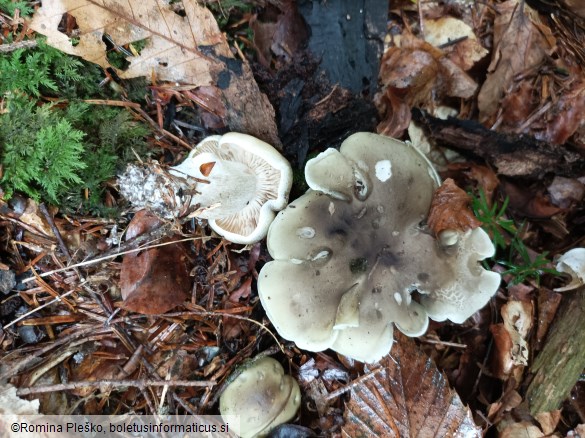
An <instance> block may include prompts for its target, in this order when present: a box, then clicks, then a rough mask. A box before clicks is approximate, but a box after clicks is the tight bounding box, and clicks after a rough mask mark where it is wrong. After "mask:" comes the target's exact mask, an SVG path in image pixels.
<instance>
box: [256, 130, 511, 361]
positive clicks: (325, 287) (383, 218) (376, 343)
mask: <svg viewBox="0 0 585 438" xmlns="http://www.w3.org/2000/svg"><path fill="white" fill-rule="evenodd" d="M305 177H306V180H307V183H308V185H309V187H310V188H311V189H312V190H309V191H308V192H307V193H305V194H304V195H303V196H301V197H300V198H299V199H297V200H295V201H294V202H292V203H291V204H290V205H289V206H288V207H287V208H286V209H285V210H283V211H282V212H280V213H279V214H278V215H277V217H276V219H275V220H274V222H273V223H272V225H271V227H270V230H269V232H268V250H269V252H270V254H271V255H272V257H273V258H274V260H273V261H271V262H269V263H267V264H266V265H264V267H263V269H262V271H261V272H260V275H259V278H258V291H259V295H260V299H261V302H262V305H263V306H264V309H265V310H266V313H267V315H268V317H269V318H270V320H271V321H272V323H273V324H274V326H275V328H276V329H277V331H278V332H279V333H280V335H281V336H282V337H284V338H286V339H288V340H292V341H294V342H295V343H296V344H297V345H298V346H299V347H300V348H304V349H307V350H310V351H321V350H324V349H327V348H332V349H333V350H335V351H337V352H339V353H341V354H345V355H347V356H350V357H352V358H354V359H356V360H360V361H364V362H374V361H376V360H378V359H380V358H381V357H382V356H384V355H385V354H387V353H388V352H389V350H390V347H391V345H392V340H393V336H392V330H393V328H392V323H394V324H395V325H396V326H397V327H398V329H399V330H400V331H402V332H403V333H405V334H406V335H408V336H420V335H422V334H423V333H424V332H425V331H426V329H427V326H428V318H429V317H430V318H432V319H433V320H436V321H443V320H445V319H450V320H451V321H453V322H456V323H462V322H463V321H464V320H465V319H467V318H468V317H470V316H471V315H472V314H473V313H474V312H476V311H477V310H479V309H480V308H481V307H483V306H484V305H485V304H486V303H487V302H488V300H489V299H490V298H491V297H492V296H493V295H494V293H495V292H496V291H497V289H498V287H499V284H500V275H499V274H497V273H495V272H491V271H487V270H485V269H483V268H482V266H481V265H480V263H479V262H480V261H481V260H483V259H485V258H486V257H490V256H492V255H493V254H494V246H493V244H492V242H491V241H490V239H489V237H488V235H487V234H486V233H485V231H483V230H482V229H481V228H476V229H474V230H469V231H467V232H455V231H453V232H449V233H444V236H447V237H449V238H448V239H435V238H434V237H433V236H432V235H431V234H430V233H429V232H425V231H424V230H423V229H421V224H422V225H424V222H425V219H426V217H427V214H428V210H429V206H430V204H431V198H432V195H433V192H434V190H435V189H436V188H437V187H438V186H439V183H440V180H439V177H438V175H437V173H436V171H435V170H434V168H433V167H432V165H431V164H430V162H429V161H428V160H427V159H426V157H424V155H422V154H421V153H420V152H418V150H417V149H416V148H414V147H413V146H411V145H408V144H406V143H403V142H401V141H398V140H394V139H391V138H388V137H383V136H380V135H376V134H370V133H357V134H354V135H352V136H350V137H349V138H348V139H347V140H345V141H344V142H343V144H342V145H341V148H340V150H339V151H337V150H335V149H328V150H326V151H325V152H323V153H321V154H320V155H319V156H317V157H316V158H314V159H312V160H309V162H308V163H307V166H306V169H305ZM441 242H442V243H441ZM415 291H416V292H417V293H416V294H413V293H414V292H415Z"/></svg>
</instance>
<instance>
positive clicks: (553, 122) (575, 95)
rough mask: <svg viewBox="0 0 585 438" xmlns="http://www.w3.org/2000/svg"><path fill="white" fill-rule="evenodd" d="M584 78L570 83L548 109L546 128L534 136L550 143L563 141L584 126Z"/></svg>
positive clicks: (561, 142)
mask: <svg viewBox="0 0 585 438" xmlns="http://www.w3.org/2000/svg"><path fill="white" fill-rule="evenodd" d="M584 112H585V80H579V81H576V82H575V83H573V84H572V86H571V88H570V89H569V90H567V91H565V92H564V93H563V95H562V96H561V97H560V98H559V99H558V100H557V101H556V102H555V104H554V105H553V106H552V108H551V110H550V111H548V113H547V114H546V115H547V119H548V120H547V121H546V129H545V131H544V132H542V133H540V132H538V133H536V134H535V137H536V138H537V139H539V140H543V141H546V142H549V143H552V144H563V143H565V142H566V141H567V140H568V139H569V138H570V137H571V136H572V135H573V134H574V133H575V132H577V130H578V129H579V128H581V127H582V126H585V119H584V118H583V113H584Z"/></svg>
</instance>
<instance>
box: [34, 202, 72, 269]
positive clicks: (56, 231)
mask: <svg viewBox="0 0 585 438" xmlns="http://www.w3.org/2000/svg"><path fill="white" fill-rule="evenodd" d="M39 210H41V213H43V216H45V219H46V220H47V223H48V224H49V227H51V231H52V232H53V234H54V235H55V237H56V238H57V242H59V248H61V251H62V252H63V254H65V257H67V261H68V262H71V253H70V252H69V249H68V248H67V245H65V242H64V241H63V237H62V236H61V233H60V232H59V228H57V225H55V221H54V220H53V216H51V215H50V214H49V210H47V206H46V205H45V203H44V202H41V203H40V204H39Z"/></svg>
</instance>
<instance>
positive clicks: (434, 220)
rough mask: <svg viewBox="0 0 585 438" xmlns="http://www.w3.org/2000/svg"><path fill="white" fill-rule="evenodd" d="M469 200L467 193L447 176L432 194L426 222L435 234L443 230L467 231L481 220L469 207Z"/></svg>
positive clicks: (477, 225)
mask: <svg viewBox="0 0 585 438" xmlns="http://www.w3.org/2000/svg"><path fill="white" fill-rule="evenodd" d="M470 201H471V198H470V197H469V195H468V194H467V193H465V192H464V191H463V190H462V189H460V188H459V187H457V185H456V184H455V181H453V180H452V179H451V178H447V179H446V180H445V181H444V182H443V184H442V185H441V187H439V188H438V189H437V190H436V191H435V193H434V194H433V200H432V202H431V208H430V210H429V218H428V220H427V224H428V226H429V227H430V228H431V230H433V232H434V233H435V236H438V235H439V233H440V232H441V231H444V230H455V231H467V230H471V229H473V228H477V227H479V226H480V225H481V222H480V221H479V220H478V219H477V218H476V217H475V216H474V215H473V212H472V211H471V209H470V208H469V203H470Z"/></svg>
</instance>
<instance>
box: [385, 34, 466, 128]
mask: <svg viewBox="0 0 585 438" xmlns="http://www.w3.org/2000/svg"><path fill="white" fill-rule="evenodd" d="M400 44H401V45H400V47H391V48H390V49H388V50H387V51H386V52H385V53H384V55H383V56H382V61H381V64H380V82H381V83H382V92H381V93H380V94H379V95H378V96H377V98H376V99H377V105H378V109H379V111H380V112H381V113H382V119H383V120H382V122H380V124H379V125H378V128H377V130H378V133H381V134H385V135H388V136H390V137H400V136H401V134H402V132H403V131H404V130H405V129H406V128H408V124H409V123H410V108H411V107H412V106H416V105H423V104H424V105H427V106H430V107H432V106H433V104H434V102H433V100H434V99H435V98H440V97H442V96H450V97H461V98H464V99H467V98H469V97H471V96H473V93H474V92H475V90H476V88H477V84H476V83H475V82H474V81H473V79H471V78H470V77H469V76H468V75H467V73H465V72H464V71H463V69H462V68H461V67H459V66H457V65H456V64H455V63H454V62H453V61H451V60H450V59H448V58H447V57H446V56H445V53H444V52H443V51H442V50H441V49H438V48H436V47H433V46H432V45H431V44H429V43H427V42H425V41H422V40H420V39H418V38H416V37H414V36H412V35H403V36H402V38H401V39H400Z"/></svg>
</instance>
